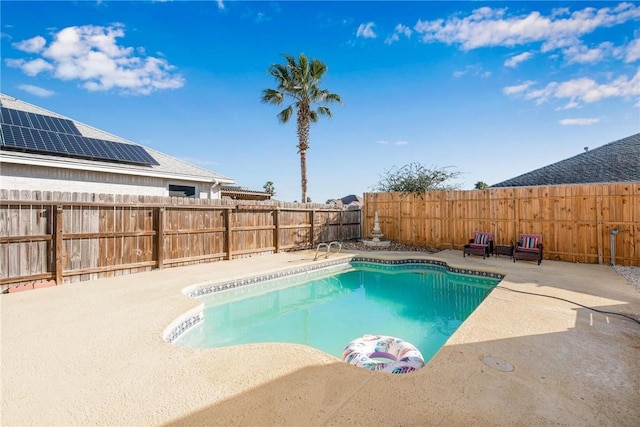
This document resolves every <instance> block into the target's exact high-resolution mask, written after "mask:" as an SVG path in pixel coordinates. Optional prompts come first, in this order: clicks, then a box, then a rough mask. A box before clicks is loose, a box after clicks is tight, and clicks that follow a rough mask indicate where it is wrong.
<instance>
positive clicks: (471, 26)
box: [414, 3, 640, 51]
mask: <svg viewBox="0 0 640 427" xmlns="http://www.w3.org/2000/svg"><path fill="white" fill-rule="evenodd" d="M505 15H506V9H492V8H490V7H482V8H480V9H476V10H474V11H473V12H471V14H470V15H468V16H464V17H458V16H454V17H451V18H449V19H447V20H443V19H438V20H435V21H422V20H418V22H417V23H416V25H415V27H414V30H415V31H416V32H418V33H419V34H421V35H422V40H423V41H424V42H427V43H428V42H442V43H446V44H458V45H460V46H461V48H462V49H463V50H471V49H476V48H480V47H489V46H517V45H522V44H527V43H532V42H543V43H544V45H543V51H549V50H552V49H558V48H563V47H567V46H573V45H574V44H575V42H576V40H577V39H578V38H579V37H581V36H583V35H585V34H589V33H591V32H593V31H594V30H596V29H598V28H602V27H613V26H615V25H618V24H622V23H624V22H627V21H629V20H632V19H638V18H639V17H640V6H636V5H635V4H633V3H620V4H619V5H618V6H616V7H613V8H612V7H603V8H601V9H595V8H593V7H585V8H584V9H582V10H578V11H575V12H573V13H571V14H569V15H567V12H566V11H565V10H563V11H562V13H558V11H557V10H556V11H554V12H552V14H551V15H550V16H543V15H542V14H540V12H537V11H534V12H531V13H529V14H528V15H520V16H514V17H505Z"/></svg>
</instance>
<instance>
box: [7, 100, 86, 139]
mask: <svg viewBox="0 0 640 427" xmlns="http://www.w3.org/2000/svg"><path fill="white" fill-rule="evenodd" d="M1 110H2V113H1V115H0V117H1V118H2V123H4V124H8V125H16V126H24V127H28V128H34V129H42V130H48V131H51V132H62V133H68V134H71V135H79V136H82V134H81V133H80V131H79V130H78V128H77V127H76V125H75V124H74V123H73V121H71V120H68V119H60V118H58V117H52V116H44V115H42V114H36V113H29V112H26V111H21V110H13V109H11V108H7V107H1Z"/></svg>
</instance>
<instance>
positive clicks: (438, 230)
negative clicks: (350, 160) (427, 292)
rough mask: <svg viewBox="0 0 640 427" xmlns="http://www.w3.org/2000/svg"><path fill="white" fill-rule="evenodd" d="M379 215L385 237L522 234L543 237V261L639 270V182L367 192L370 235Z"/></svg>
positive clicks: (454, 240)
mask: <svg viewBox="0 0 640 427" xmlns="http://www.w3.org/2000/svg"><path fill="white" fill-rule="evenodd" d="M376 211H377V212H378V216H379V222H380V228H381V230H382V233H384V237H383V238H384V239H389V240H393V241H397V242H402V243H406V244H413V245H422V246H434V247H438V248H447V249H462V246H463V245H464V244H465V243H467V242H468V239H469V238H471V237H473V232H474V231H476V230H477V231H491V232H493V235H494V241H495V242H496V243H497V244H502V245H506V244H510V243H511V242H513V241H515V240H517V239H518V238H519V235H520V234H524V233H536V234H541V235H542V240H543V243H544V251H543V252H544V258H546V259H553V260H561V261H569V262H583V263H598V264H610V263H611V245H610V239H611V231H612V230H614V229H622V230H623V231H621V232H619V233H618V234H617V235H616V236H615V253H614V256H615V263H616V264H619V265H627V266H640V183H639V182H632V183H617V184H584V185H564V186H538V187H509V188H489V189H486V190H469V191H433V192H428V193H421V194H405V193H366V194H365V195H364V215H363V217H364V218H363V233H364V237H367V236H368V234H369V233H370V232H371V230H372V229H373V217H374V214H375V212H376Z"/></svg>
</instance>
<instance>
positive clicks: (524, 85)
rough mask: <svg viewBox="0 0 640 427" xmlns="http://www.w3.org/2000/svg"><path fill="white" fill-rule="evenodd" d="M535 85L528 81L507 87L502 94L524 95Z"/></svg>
mask: <svg viewBox="0 0 640 427" xmlns="http://www.w3.org/2000/svg"><path fill="white" fill-rule="evenodd" d="M533 84H535V82H533V81H531V80H527V81H526V82H524V83H522V84H519V85H515V86H507V87H505V88H504V89H502V92H503V93H504V94H505V95H515V94H517V93H522V92H524V91H526V90H527V89H529V87H531V85H533Z"/></svg>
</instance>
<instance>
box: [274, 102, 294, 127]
mask: <svg viewBox="0 0 640 427" xmlns="http://www.w3.org/2000/svg"><path fill="white" fill-rule="evenodd" d="M292 115H293V106H291V105H289V106H288V107H287V108H285V109H284V110H282V111H280V112H279V113H278V120H280V122H281V123H287V122H288V121H289V119H290V118H291V116H292Z"/></svg>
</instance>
